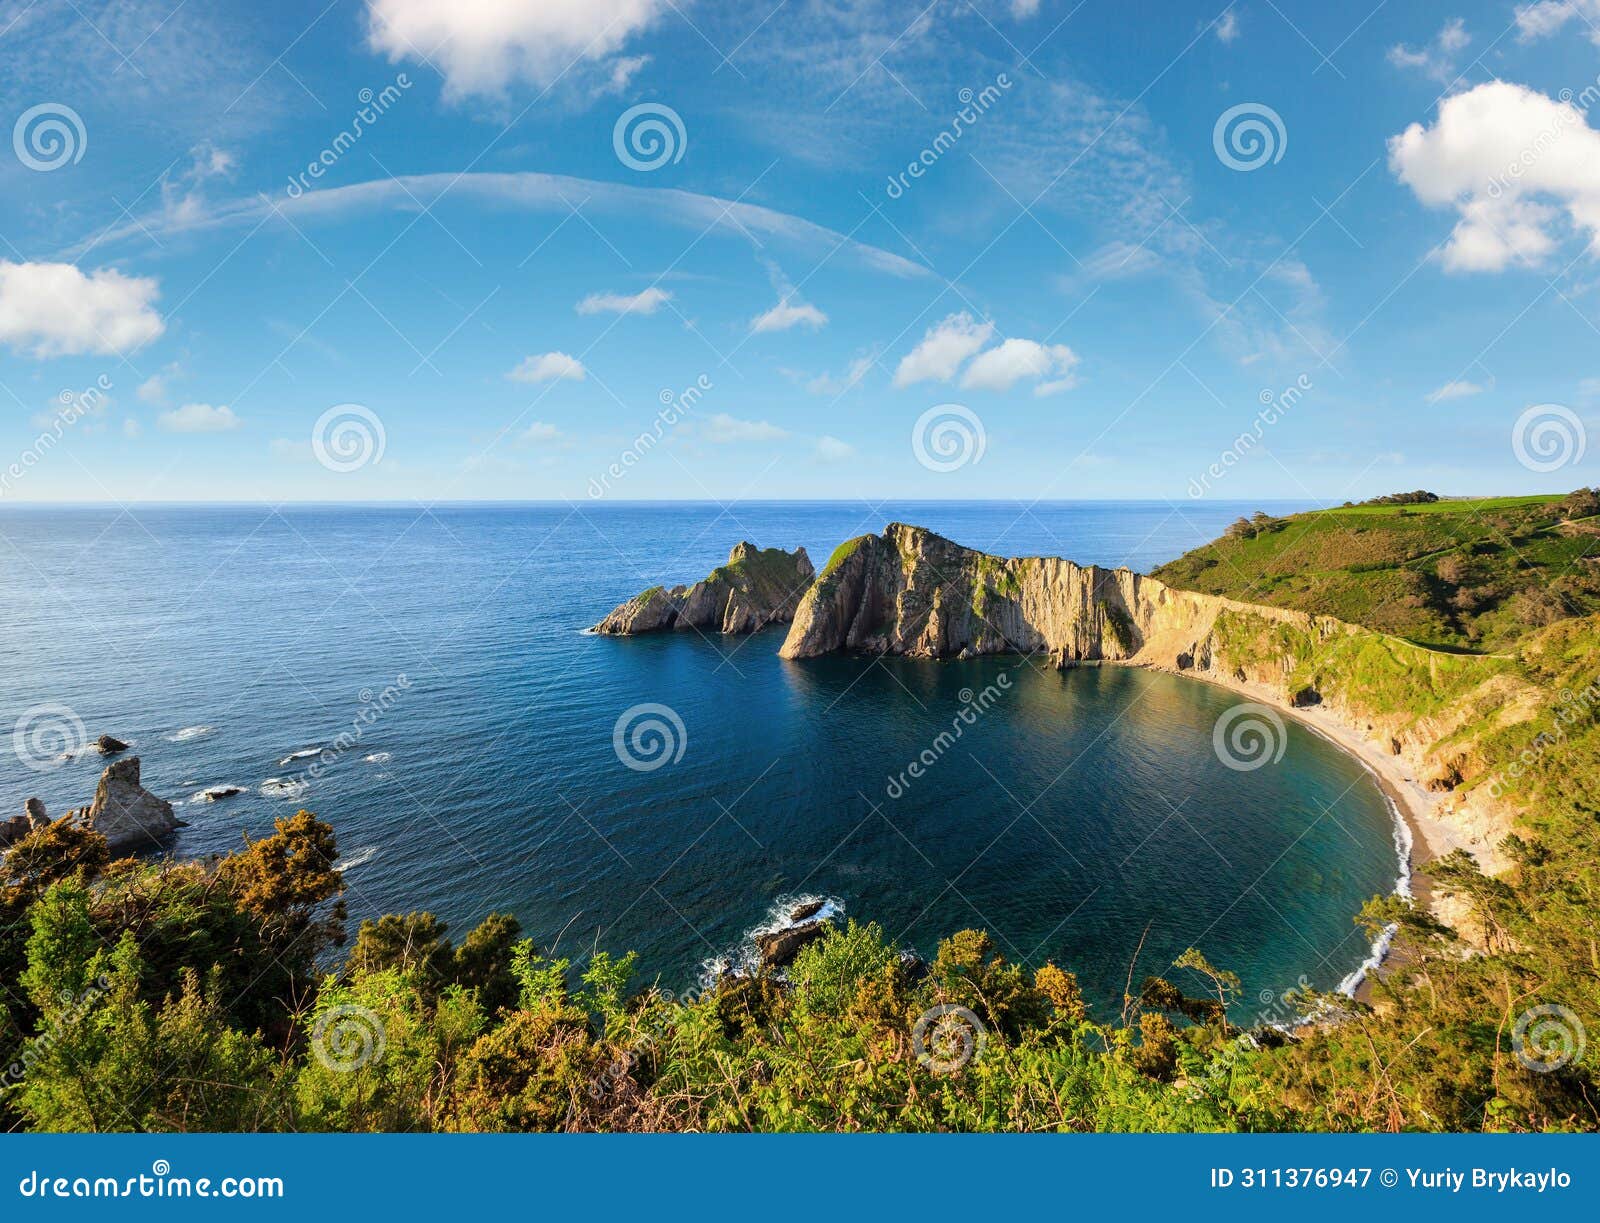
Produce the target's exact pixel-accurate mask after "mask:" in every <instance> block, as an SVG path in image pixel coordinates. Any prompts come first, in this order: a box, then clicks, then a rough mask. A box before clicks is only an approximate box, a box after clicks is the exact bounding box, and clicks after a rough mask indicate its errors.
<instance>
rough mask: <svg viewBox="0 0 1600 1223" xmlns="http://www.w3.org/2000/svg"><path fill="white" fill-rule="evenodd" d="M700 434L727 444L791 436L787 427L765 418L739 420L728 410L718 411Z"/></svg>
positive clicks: (765, 440) (719, 443)
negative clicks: (772, 422) (782, 427)
mask: <svg viewBox="0 0 1600 1223" xmlns="http://www.w3.org/2000/svg"><path fill="white" fill-rule="evenodd" d="M700 436H701V437H703V438H704V439H705V440H706V441H708V442H715V443H717V444H718V445H726V444H731V443H737V442H778V441H782V440H783V439H784V438H786V437H788V436H789V431H788V430H787V429H781V428H779V427H778V426H777V425H774V424H771V423H769V422H768V421H764V420H739V419H737V418H736V417H733V416H729V415H728V414H727V413H726V412H718V413H717V414H716V415H715V416H713V417H711V419H710V420H708V421H706V423H705V424H704V425H703V426H702V427H701V429H700Z"/></svg>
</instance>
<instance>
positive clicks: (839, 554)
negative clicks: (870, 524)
mask: <svg viewBox="0 0 1600 1223" xmlns="http://www.w3.org/2000/svg"><path fill="white" fill-rule="evenodd" d="M871 538H872V536H870V535H857V536H856V537H855V538H854V539H847V540H845V541H844V543H842V544H840V545H839V546H838V547H837V548H835V549H834V550H833V554H832V555H831V556H829V557H828V563H827V564H826V565H824V566H823V567H822V573H821V574H820V575H819V576H818V579H817V580H818V581H821V580H822V578H825V577H827V576H828V575H829V574H831V573H832V572H833V571H834V570H835V569H837V568H838V567H839V566H840V565H842V564H844V563H845V561H847V560H849V559H850V558H851V557H852V556H854V555H855V554H856V549H858V548H859V547H861V545H862V543H863V542H864V541H866V540H868V539H871Z"/></svg>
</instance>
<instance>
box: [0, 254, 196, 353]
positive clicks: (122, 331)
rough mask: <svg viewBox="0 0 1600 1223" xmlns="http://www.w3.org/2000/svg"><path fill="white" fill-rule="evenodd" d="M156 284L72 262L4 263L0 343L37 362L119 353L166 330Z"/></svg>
mask: <svg viewBox="0 0 1600 1223" xmlns="http://www.w3.org/2000/svg"><path fill="white" fill-rule="evenodd" d="M159 292H160V289H159V287H158V286H157V284H156V282H155V280H153V279H150V278H146V277H138V276H124V275H123V274H122V273H121V272H119V271H117V270H116V269H114V268H99V269H97V270H96V271H93V272H90V273H89V274H88V275H87V276H85V275H84V274H83V273H82V272H81V271H79V270H78V269H77V268H76V267H74V266H73V265H72V264H70V263H9V262H6V261H4V260H0V343H5V344H9V345H11V347H13V348H15V349H18V350H22V351H27V352H29V353H31V354H32V355H33V356H35V357H61V356H69V355H74V354H80V353H104V354H121V353H124V352H131V351H132V350H133V349H136V348H140V347H142V346H143V345H145V344H148V343H149V342H150V341H151V340H153V339H155V338H156V337H157V336H159V335H160V334H161V333H162V331H164V330H165V329H166V324H165V323H164V322H163V321H162V319H161V315H160V314H158V313H157V312H156V310H155V308H154V307H153V306H152V304H151V303H152V302H154V301H155V299H156V297H157V295H158V294H159Z"/></svg>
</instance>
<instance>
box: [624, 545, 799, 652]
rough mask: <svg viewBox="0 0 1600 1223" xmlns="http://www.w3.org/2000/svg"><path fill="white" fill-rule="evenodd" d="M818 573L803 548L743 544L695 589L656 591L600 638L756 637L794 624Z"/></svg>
mask: <svg viewBox="0 0 1600 1223" xmlns="http://www.w3.org/2000/svg"><path fill="white" fill-rule="evenodd" d="M815 572H816V571H815V570H814V569H813V568H812V565H811V558H810V557H808V556H807V555H806V550H805V549H804V548H796V549H795V550H794V551H793V552H785V551H783V550H782V549H781V548H766V549H759V548H757V547H756V546H755V545H754V544H752V543H740V544H737V545H735V546H734V549H733V551H732V552H730V553H729V554H728V563H727V564H726V565H723V566H721V567H720V568H717V569H714V570H712V571H711V574H710V575H709V576H708V577H706V578H705V580H704V581H700V582H696V583H695V584H694V585H693V586H674V587H673V588H672V589H671V590H668V589H667V588H666V587H664V586H652V587H651V588H650V589H649V590H647V591H645V592H644V593H643V594H640V595H637V596H635V597H634V598H632V599H629V600H628V601H627V602H626V603H624V604H622V605H621V606H620V607H618V608H616V609H615V610H614V611H612V612H611V614H610V615H608V616H607V617H606V618H605V619H604V620H602V621H600V623H599V624H597V625H595V626H594V631H595V632H597V633H606V634H608V635H611V636H615V637H630V636H634V635H636V634H639V633H655V632H661V631H663V630H665V629H702V630H705V631H708V632H713V633H753V632H755V631H756V630H757V629H762V628H765V627H766V626H767V625H769V624H787V623H788V622H789V621H790V620H792V619H794V613H795V608H796V606H797V605H798V604H799V602H800V597H801V595H803V594H804V593H805V591H806V588H807V587H808V586H810V584H811V579H812V576H813V575H814V573H815Z"/></svg>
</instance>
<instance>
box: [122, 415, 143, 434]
mask: <svg viewBox="0 0 1600 1223" xmlns="http://www.w3.org/2000/svg"><path fill="white" fill-rule="evenodd" d="M143 432H144V427H143V426H142V425H140V424H139V422H138V420H137V419H136V418H135V417H132V416H125V417H123V420H122V436H123V437H138V436H139V435H140V434H141V433H143Z"/></svg>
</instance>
